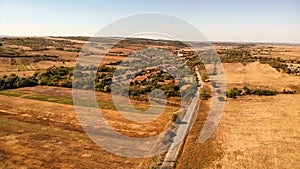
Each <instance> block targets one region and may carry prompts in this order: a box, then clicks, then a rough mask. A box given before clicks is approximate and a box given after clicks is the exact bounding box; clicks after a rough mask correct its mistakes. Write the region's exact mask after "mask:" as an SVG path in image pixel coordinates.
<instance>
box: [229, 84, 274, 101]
mask: <svg viewBox="0 0 300 169" xmlns="http://www.w3.org/2000/svg"><path fill="white" fill-rule="evenodd" d="M242 95H258V96H274V95H276V92H275V91H271V90H267V89H258V88H256V89H249V88H248V87H244V88H243V89H242V90H241V89H238V88H236V87H235V88H232V89H231V90H230V91H228V92H226V96H227V97H229V98H236V97H237V96H242Z"/></svg>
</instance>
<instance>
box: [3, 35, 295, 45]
mask: <svg viewBox="0 0 300 169" xmlns="http://www.w3.org/2000/svg"><path fill="white" fill-rule="evenodd" d="M5 37H87V38H92V37H97V38H101V37H103V38H137V39H138V38H140V39H149V40H169V41H175V40H171V39H160V38H147V37H120V36H87V35H0V38H5ZM182 41H183V42H202V41H197V40H182ZM207 41H208V42H210V43H258V44H297V45H300V42H287V41H260V40H258V41H256V40H249V41H247V40H209V39H208V40H207ZM205 42H206V41H205Z"/></svg>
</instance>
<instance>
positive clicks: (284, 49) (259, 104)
mask: <svg viewBox="0 0 300 169" xmlns="http://www.w3.org/2000/svg"><path fill="white" fill-rule="evenodd" d="M99 39H101V43H100V46H98V48H95V49H93V51H92V52H91V53H88V56H91V57H93V56H94V55H97V54H103V55H104V56H105V57H104V59H103V60H102V62H101V65H99V66H100V67H98V68H96V70H97V71H96V73H97V78H96V79H97V81H96V82H95V84H96V87H95V96H96V103H97V105H98V107H99V110H100V111H101V113H102V114H103V116H104V117H105V118H106V120H107V122H108V123H109V124H110V125H111V126H112V127H113V128H115V130H116V131H118V132H120V133H122V134H124V135H126V136H130V137H137V138H146V137H150V136H156V135H158V134H159V133H161V132H163V131H165V130H166V129H167V128H168V127H170V126H171V125H172V117H173V115H174V113H178V110H179V105H180V101H181V100H180V97H179V96H180V93H179V90H178V82H177V81H176V80H174V79H172V77H170V76H168V75H167V74H164V73H163V71H159V70H158V69H156V68H152V69H151V70H143V71H141V72H139V74H138V75H137V76H134V80H133V81H132V82H131V89H132V90H131V91H138V92H131V93H130V101H131V102H132V103H134V106H135V108H136V109H138V110H141V111H145V110H148V109H149V107H150V104H149V100H148V99H147V98H148V96H149V92H150V91H151V90H152V89H154V88H158V89H161V90H164V91H165V92H166V93H167V106H166V108H165V110H164V112H163V113H162V114H161V115H160V116H159V117H158V118H157V119H155V120H154V121H152V122H151V123H145V124H143V123H138V122H133V121H131V120H129V119H127V118H125V117H123V116H122V115H121V114H120V113H119V112H118V111H117V109H116V107H115V105H114V102H113V99H112V96H111V94H110V88H109V85H110V84H111V83H110V81H111V78H112V76H113V72H114V71H115V69H118V68H124V65H121V66H120V65H119V64H120V63H121V61H124V60H125V59H126V58H127V57H128V56H130V55H131V54H133V53H135V52H137V51H139V50H144V49H148V48H159V49H165V50H167V51H171V52H174V53H175V52H178V51H180V49H185V50H186V48H187V46H186V45H185V44H183V43H181V42H177V41H164V40H149V39H123V40H121V39H120V38H99ZM99 39H98V41H100V40H99ZM87 40H88V37H6V38H1V39H0V42H1V46H0V77H1V78H3V77H5V78H3V80H2V81H1V83H2V82H3V84H5V86H4V87H5V88H1V89H3V90H1V91H0V144H1V147H0V168H112V167H113V168H150V167H151V166H158V165H160V161H161V160H163V157H161V156H160V158H162V159H156V158H155V157H148V158H126V157H121V156H117V155H114V154H112V153H109V152H108V151H106V150H105V149H103V148H101V147H99V146H98V145H97V144H96V143H94V142H93V141H92V140H91V139H90V138H89V137H88V136H87V134H85V132H84V131H83V129H82V127H81V125H80V123H79V121H78V119H77V117H76V112H75V110H74V106H73V98H72V89H71V88H70V87H71V86H72V83H71V82H72V79H73V73H74V72H73V69H74V67H76V66H78V65H76V60H77V58H78V57H79V55H80V50H81V48H82V47H83V46H84V44H85V42H86V41H87ZM120 40H121V41H120ZM95 41H96V40H95ZM118 41H120V43H118V44H117V45H115V46H113V47H112V45H111V44H113V43H115V42H118ZM110 47H112V48H110ZM213 47H214V49H215V50H216V52H217V53H218V54H219V55H220V57H221V60H222V61H223V62H224V63H223V64H222V65H223V67H224V71H225V77H226V86H227V89H226V90H227V91H230V90H231V89H232V88H238V89H242V88H243V87H247V88H249V89H253V90H254V89H257V90H258V89H259V90H268V91H274V92H275V91H276V95H272V96H259V95H244V94H243V93H240V95H239V97H236V98H234V99H233V98H227V99H226V105H225V110H224V112H223V116H222V119H221V121H220V123H219V126H218V128H217V130H216V131H215V133H214V134H213V135H212V137H211V138H209V139H208V140H207V141H206V142H204V143H202V144H201V143H199V142H198V137H199V134H200V131H201V130H202V127H203V125H204V122H205V119H206V117H207V114H208V111H209V109H210V103H211V99H210V96H209V95H211V93H210V91H208V90H209V89H210V88H211V86H213V83H212V82H210V78H209V77H206V78H207V80H206V81H205V84H204V86H205V89H207V91H208V96H207V98H205V99H203V100H202V101H201V105H200V109H199V112H198V117H197V119H196V122H195V125H194V126H193V128H192V129H191V132H190V133H189V135H188V136H187V137H186V139H185V141H184V143H185V144H184V145H183V147H182V149H181V150H180V153H179V156H178V159H177V161H176V166H175V168H249V166H250V168H266V166H268V167H267V168H295V167H296V168H297V166H300V163H299V161H297V160H298V159H299V158H300V156H299V153H298V151H297V150H299V149H300V141H299V140H300V139H299V135H300V130H299V124H300V119H299V115H300V114H299V113H300V107H299V102H300V97H299V96H300V94H299V93H300V76H299V72H298V66H299V63H300V45H296V44H264V43H229V42H228V43H220V42H218V43H213ZM105 48H110V50H108V51H106V50H104V49H105ZM85 54H87V53H85ZM192 56H193V54H191V55H187V56H184V57H186V58H183V60H188V61H190V62H189V64H190V65H192V66H196V65H198V66H199V63H201V62H199V61H198V60H193V59H192ZM189 57H190V58H189ZM130 61H131V62H130ZM160 62H163V60H162V61H160ZM125 63H127V64H129V66H130V64H132V63H134V58H133V59H132V60H129V61H128V62H125ZM193 64H195V65H193ZM213 66H214V65H213V64H210V65H207V67H206V69H207V70H209V69H211V68H213ZM84 71H87V70H84ZM84 71H83V72H84ZM88 71H89V70H88ZM61 72H63V73H61ZM12 73H13V74H15V75H13V76H10V74H12ZM201 74H202V75H203V77H204V76H208V74H209V73H208V74H207V72H201ZM4 75H6V76H4ZM16 76H17V77H18V79H19V81H16V85H15V86H14V85H11V86H9V85H7V84H9V82H8V80H7V79H9V78H11V77H13V78H16ZM83 76H86V75H85V74H83ZM22 78H23V80H24V79H29V80H32V79H33V83H32V84H31V85H21V83H19V82H20V81H21V79H22ZM30 82H31V81H30ZM73 85H74V84H73ZM105 86H107V87H105ZM84 87H86V88H90V87H87V85H86V84H84V85H82V86H80V87H79V88H84ZM93 89H94V88H93ZM283 91H295V93H293V94H286V93H284V92H283ZM125 113H126V114H127V115H130V114H131V113H132V112H125ZM137 116H138V118H141V119H147V118H149V117H150V116H151V115H150V114H143V113H141V114H137ZM162 124H163V125H162Z"/></svg>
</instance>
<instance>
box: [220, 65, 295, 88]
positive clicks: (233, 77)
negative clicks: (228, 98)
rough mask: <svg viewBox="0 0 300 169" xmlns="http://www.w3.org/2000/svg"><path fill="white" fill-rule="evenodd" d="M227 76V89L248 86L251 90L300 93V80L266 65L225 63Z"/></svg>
mask: <svg viewBox="0 0 300 169" xmlns="http://www.w3.org/2000/svg"><path fill="white" fill-rule="evenodd" d="M223 66H224V69H225V75H226V83H227V89H231V88H233V87H243V86H245V85H246V86H248V87H251V88H256V87H259V88H266V89H271V90H276V91H278V92H279V91H282V90H284V89H289V90H296V91H297V92H300V86H299V84H300V78H299V77H296V76H293V75H289V74H285V73H280V72H278V71H276V70H275V69H274V68H272V67H270V66H269V65H266V64H260V63H258V62H253V63H247V64H246V65H243V64H241V63H223Z"/></svg>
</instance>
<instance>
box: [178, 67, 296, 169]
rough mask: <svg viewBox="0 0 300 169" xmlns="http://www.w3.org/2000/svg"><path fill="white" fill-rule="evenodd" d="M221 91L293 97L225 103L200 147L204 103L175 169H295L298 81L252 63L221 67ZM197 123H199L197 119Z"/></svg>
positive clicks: (251, 98) (261, 97)
mask: <svg viewBox="0 0 300 169" xmlns="http://www.w3.org/2000/svg"><path fill="white" fill-rule="evenodd" d="M223 66H224V69H225V72H226V82H227V88H228V89H231V88H233V87H239V88H242V87H243V86H245V85H246V86H248V87H251V88H256V87H258V88H266V89H271V90H277V91H282V90H284V89H290V90H296V91H297V92H296V94H293V95H283V94H278V95H276V96H241V97H239V98H238V99H227V102H226V106H225V111H224V113H223V116H222V119H221V121H220V124H219V126H218V128H217V130H216V131H215V133H214V134H213V135H212V137H211V138H210V139H209V140H207V141H206V142H205V143H203V144H200V143H199V142H198V136H199V134H200V131H201V129H202V125H203V123H204V120H205V117H203V115H205V112H207V111H208V109H209V106H208V105H207V104H208V103H206V102H207V101H204V102H201V105H200V111H199V114H198V119H197V121H196V123H195V125H194V127H193V129H192V130H191V132H190V134H189V135H188V137H187V139H186V143H185V145H184V148H183V150H182V154H181V156H180V158H179V160H178V164H177V167H176V168H224V169H227V168H236V169H239V168H298V167H299V166H300V161H299V158H300V156H299V151H298V150H299V148H300V139H299V135H300V130H299V124H300V105H299V103H300V94H299V88H300V86H299V85H300V78H299V77H297V76H293V75H288V74H285V73H280V72H278V71H276V70H275V69H273V68H272V67H270V66H269V65H264V64H260V63H258V62H254V63H247V64H246V65H243V64H241V63H224V64H223ZM201 119H202V120H201Z"/></svg>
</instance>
